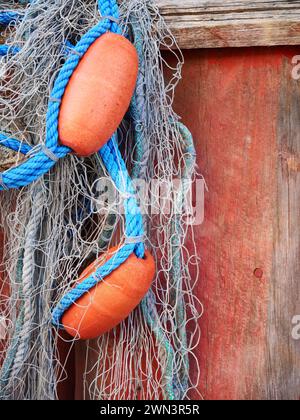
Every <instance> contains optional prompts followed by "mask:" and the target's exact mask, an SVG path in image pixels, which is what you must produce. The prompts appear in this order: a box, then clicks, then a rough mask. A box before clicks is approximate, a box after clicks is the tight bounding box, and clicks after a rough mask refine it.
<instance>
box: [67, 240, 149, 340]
mask: <svg viewBox="0 0 300 420" xmlns="http://www.w3.org/2000/svg"><path fill="white" fill-rule="evenodd" d="M116 250H117V248H112V249H111V250H110V251H109V255H108V256H107V258H106V259H103V258H101V259H99V260H97V261H95V262H94V263H92V264H91V265H90V266H89V267H88V268H87V269H86V270H84V272H83V273H82V275H81V276H80V279H79V280H78V282H79V283H80V282H82V281H83V280H84V279H86V278H87V277H89V276H90V275H91V274H93V273H94V272H95V271H96V270H97V269H98V268H99V267H101V266H102V265H103V264H105V262H106V261H107V260H108V259H109V258H111V257H112V255H113V253H115V252H116ZM154 275H155V261H154V258H153V257H152V255H151V254H150V253H149V252H148V251H146V253H145V258H144V259H140V258H137V256H136V255H135V254H131V255H130V257H129V258H128V259H127V260H126V261H125V262H124V263H123V264H122V265H121V266H120V267H118V268H117V269H116V270H114V271H113V272H112V273H111V274H110V275H109V276H108V277H106V278H105V279H104V280H103V281H101V282H100V283H99V284H98V285H97V286H95V287H94V288H92V289H91V290H90V291H89V292H87V293H85V295H84V296H82V297H81V298H80V299H78V301H77V302H76V303H75V304H73V305H72V306H71V308H69V309H68V310H67V311H66V313H65V314H64V315H63V317H62V324H63V325H64V328H65V329H66V331H67V332H68V333H69V334H70V335H71V336H73V337H77V338H81V339H83V340H88V339H92V338H96V337H99V336H100V335H102V334H104V333H106V332H108V331H110V330H111V329H112V328H114V327H116V326H117V325H118V324H120V322H121V321H123V320H124V319H126V318H127V317H128V315H129V314H130V313H131V312H132V311H133V310H134V309H135V308H136V307H137V306H138V304H139V303H140V302H141V300H142V299H143V298H144V296H145V295H146V293H147V291H148V290H149V289H150V286H151V283H152V280H153V278H154Z"/></svg>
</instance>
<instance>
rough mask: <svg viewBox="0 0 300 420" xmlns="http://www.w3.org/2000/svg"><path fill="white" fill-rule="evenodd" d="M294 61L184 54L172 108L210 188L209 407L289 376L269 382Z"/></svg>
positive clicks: (202, 239)
mask: <svg viewBox="0 0 300 420" xmlns="http://www.w3.org/2000/svg"><path fill="white" fill-rule="evenodd" d="M297 53H298V54H299V49H288V48H275V49H274V48H273V49H272V48H269V49H266V48H265V49H239V50H230V49H228V50H211V51H193V52H186V53H185V60H186V62H185V66H184V71H183V80H182V82H181V83H180V85H179V87H178V89H177V93H176V101H175V102H176V103H175V108H176V111H177V112H178V114H179V115H182V118H183V122H184V123H186V124H187V126H188V127H189V128H190V129H191V131H192V133H193V135H194V138H195V142H196V146H197V154H198V164H199V168H200V171H202V173H203V175H204V176H205V179H206V182H207V185H208V188H209V193H207V194H206V204H205V222H204V224H203V225H202V226H201V227H198V228H197V229H196V232H197V233H196V237H197V244H198V249H199V253H200V255H201V259H202V264H201V279H200V281H199V284H198V290H197V293H198V295H199V297H200V299H201V301H202V302H203V303H204V307H205V314H204V316H203V318H202V320H201V328H202V340H201V345H200V348H199V349H198V358H199V360H200V364H201V373H202V378H201V383H200V386H199V391H200V392H201V394H202V395H203V397H204V398H206V399H261V398H264V397H266V395H267V394H268V393H269V394H270V393H271V391H270V390H269V391H268V389H269V388H271V387H272V386H274V387H275V388H276V387H284V385H285V382H284V381H286V380H288V375H289V370H290V369H291V366H290V365H289V366H285V369H286V377H283V378H282V382H281V383H276V382H275V383H274V384H271V378H272V375H271V372H268V363H270V364H272V360H271V361H270V360H269V356H268V352H269V349H270V346H271V341H272V340H273V341H274V340H275V341H276V339H277V338H276V336H275V337H268V322H269V316H268V311H269V306H270V301H272V299H273V296H272V293H271V289H270V284H271V283H272V279H273V278H272V271H273V269H274V266H275V263H276V262H274V255H273V248H274V246H275V245H274V231H275V232H276V226H275V223H276V211H277V201H276V200H277V196H276V193H277V187H278V184H277V165H278V139H277V135H278V124H279V120H280V117H282V118H283V121H284V117H285V115H286V117H288V109H287V108H284V109H280V89H281V84H282V78H283V77H285V78H288V79H291V81H289V82H288V84H289V85H290V89H295V82H294V81H292V78H291V71H292V68H291V66H290V62H291V57H292V56H293V55H295V54H297ZM287 63H288V64H287ZM286 67H287V69H288V70H287V71H286V72H285V73H284V69H285V68H286ZM284 95H285V93H284ZM286 106H287V104H286ZM290 112H291V111H290ZM283 131H284V129H283ZM285 132H286V133H287V134H286V135H288V130H285ZM279 315H280V314H279ZM279 322H280V321H279ZM287 328H288V327H287ZM287 334H289V332H287ZM283 360H284V356H283ZM298 361H299V360H298ZM279 363H280V362H279ZM269 367H270V366H269ZM273 367H274V366H273ZM276 368H277V367H275V369H276ZM278 368H279V366H278ZM270 369H271V367H270ZM284 393H285V395H286V398H288V397H289V395H287V391H286V392H285V390H284V389H283V394H284Z"/></svg>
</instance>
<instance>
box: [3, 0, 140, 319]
mask: <svg viewBox="0 0 300 420" xmlns="http://www.w3.org/2000/svg"><path fill="white" fill-rule="evenodd" d="M98 7H99V11H100V13H101V15H102V16H103V18H102V20H101V21H100V22H99V23H98V24H97V25H96V26H94V27H93V28H92V29H90V30H89V31H88V32H87V33H86V34H85V35H83V37H82V38H81V40H80V41H79V42H78V44H77V45H76V46H75V47H74V48H73V50H74V52H76V54H70V55H69V56H68V58H67V60H66V62H65V64H64V65H63V67H62V69H61V70H60V72H59V75H58V77H57V79H56V81H55V83H54V87H53V89H52V92H51V96H50V99H49V104H48V110H47V117H46V140H45V145H43V146H41V147H40V148H39V149H38V150H36V151H35V153H31V152H32V150H33V149H35V148H31V147H30V146H26V145H24V144H22V143H21V142H19V141H18V140H15V139H11V138H9V137H8V136H6V135H4V134H1V136H0V144H2V145H3V146H5V147H9V148H11V149H12V150H18V151H21V152H22V153H24V154H26V155H28V156H29V159H28V160H26V161H25V162H24V163H22V164H21V165H19V166H17V167H15V168H10V169H8V170H7V171H5V172H3V173H2V174H1V173H0V177H1V183H0V190H3V189H10V188H20V187H22V186H25V185H28V184H30V183H31V182H33V181H35V180H36V179H38V178H39V177H41V176H42V175H44V174H45V173H47V172H48V171H49V170H50V169H51V168H52V167H53V166H54V165H55V163H56V161H57V160H58V159H60V158H63V157H65V156H66V155H67V154H68V153H70V152H71V149H69V148H68V147H65V146H60V145H59V139H58V117H59V109H60V103H61V99H62V97H63V94H64V92H65V89H66V86H67V85H68V82H69V80H70V78H71V76H72V74H73V72H74V70H75V69H76V67H77V66H78V64H79V61H80V59H81V57H82V56H83V55H84V54H85V53H86V51H87V50H88V48H89V47H90V46H91V44H93V42H94V41H95V40H97V39H98V38H99V37H100V36H102V35H103V34H105V33H106V32H108V31H111V32H113V33H117V34H121V30H120V28H119V26H118V24H117V22H118V19H119V9H118V5H117V2H116V0H98ZM7 19H8V17H7ZM99 154H100V156H101V158H102V160H103V162H104V164H105V166H106V168H107V171H108V173H109V174H110V175H111V177H112V180H113V182H114V183H115V185H116V187H117V188H118V190H119V191H120V192H121V194H124V195H125V199H124V210H125V225H126V227H125V235H126V238H127V240H128V242H127V241H125V244H124V245H123V246H122V247H121V248H120V249H119V250H118V251H117V253H116V254H114V256H113V257H112V258H110V259H109V260H108V261H107V262H106V263H105V264H104V265H103V266H102V267H100V268H99V269H98V270H97V271H96V273H94V275H92V276H90V277H89V278H87V279H85V281H84V282H82V283H81V284H79V285H77V286H76V287H75V288H74V289H72V290H70V291H69V292H68V293H67V294H66V295H65V296H64V297H63V298H62V299H61V301H60V302H59V303H58V305H57V306H56V308H54V310H53V314H52V320H53V324H54V325H56V326H61V317H62V316H63V314H64V312H65V311H66V310H68V309H69V308H70V306H71V305H73V304H74V303H75V302H76V301H77V300H78V299H79V298H80V297H81V296H83V295H84V294H85V293H86V292H88V291H89V290H90V289H91V288H93V287H94V286H95V285H96V284H98V283H99V282H100V281H102V280H103V279H104V278H105V277H106V276H108V275H109V274H110V273H112V272H113V271H114V270H115V269H116V268H118V267H119V266H120V265H121V264H122V263H124V262H125V261H126V260H127V259H128V257H129V256H130V255H131V254H132V253H133V252H135V254H136V255H137V257H138V258H143V257H144V252H145V249H144V244H143V239H142V238H143V235H144V229H143V220H142V216H141V212H140V208H139V206H138V203H137V200H136V198H135V196H134V193H135V192H134V188H133V185H132V182H131V179H130V177H129V174H128V172H127V168H126V165H125V162H124V161H123V159H122V156H121V154H120V152H119V149H118V145H117V142H116V138H115V137H113V138H112V139H111V140H110V141H109V142H108V143H107V144H106V145H105V146H104V147H103V148H102V149H101V151H100V152H99Z"/></svg>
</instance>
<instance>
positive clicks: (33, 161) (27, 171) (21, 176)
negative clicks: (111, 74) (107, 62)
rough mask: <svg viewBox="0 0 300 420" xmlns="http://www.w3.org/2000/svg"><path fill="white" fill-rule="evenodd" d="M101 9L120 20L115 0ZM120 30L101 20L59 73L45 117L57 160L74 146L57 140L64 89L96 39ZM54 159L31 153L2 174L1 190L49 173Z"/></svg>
mask: <svg viewBox="0 0 300 420" xmlns="http://www.w3.org/2000/svg"><path fill="white" fill-rule="evenodd" d="M98 5H99V11H100V13H101V15H102V16H111V17H112V18H113V19H115V20H117V19H119V11H118V5H117V3H116V0H99V1H98ZM108 31H111V32H114V33H118V34H120V33H121V30H120V28H119V26H118V24H117V23H116V22H115V21H113V20H111V19H110V18H109V17H107V18H106V19H103V20H101V21H100V22H99V23H98V24H97V25H96V26H94V27H93V28H92V29H90V30H89V31H88V32H87V33H86V34H85V35H83V37H82V38H81V39H80V41H79V42H78V44H77V45H76V46H75V47H74V51H75V52H76V54H70V56H69V57H68V58H67V60H66V62H65V64H64V65H63V67H62V69H61V70H60V72H59V75H58V77H57V79H56V81H55V83H54V87H53V89H52V92H51V95H50V99H49V105H48V111H47V117H46V141H45V146H46V148H47V149H48V150H50V151H51V152H52V154H53V155H55V156H56V157H57V158H58V159H61V158H64V157H65V156H66V155H67V154H68V153H70V152H71V149H70V148H68V147H65V146H60V145H59V139H58V116H59V108H60V102H61V99H62V97H63V94H64V92H65V89H66V86H67V84H68V82H69V80H70V78H71V76H72V74H73V72H74V70H75V69H76V67H77V66H78V64H79V61H80V59H81V57H82V56H83V55H84V54H85V53H86V51H87V50H88V48H89V47H90V46H91V44H93V42H94V41H96V39H98V38H99V37H100V36H101V35H103V34H105V33H106V32H108ZM55 163H56V162H55V160H53V159H50V158H49V155H48V154H46V153H45V150H44V149H41V150H40V152H38V153H36V154H34V155H32V156H31V158H30V159H28V160H26V161H25V162H23V163H22V164H21V165H19V166H16V167H13V168H10V169H8V170H7V171H5V172H3V173H2V175H1V184H2V185H0V191H1V190H4V189H11V188H20V187H23V186H26V185H29V184H31V183H32V182H33V181H35V180H37V179H38V178H40V177H41V176H43V175H44V174H46V173H47V172H48V171H49V170H50V169H52V168H53V166H54V165H55Z"/></svg>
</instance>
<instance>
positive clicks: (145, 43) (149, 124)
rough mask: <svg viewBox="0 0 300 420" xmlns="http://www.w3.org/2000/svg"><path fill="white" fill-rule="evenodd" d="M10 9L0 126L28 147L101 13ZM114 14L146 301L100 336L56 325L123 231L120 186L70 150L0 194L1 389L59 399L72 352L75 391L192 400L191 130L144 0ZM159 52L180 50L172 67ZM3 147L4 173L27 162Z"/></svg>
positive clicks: (161, 30)
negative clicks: (62, 308)
mask: <svg viewBox="0 0 300 420" xmlns="http://www.w3.org/2000/svg"><path fill="white" fill-rule="evenodd" d="M8 9H9V10H18V11H20V12H21V14H22V18H21V19H20V20H18V21H17V23H14V24H10V25H8V27H6V28H5V29H3V32H2V34H3V38H5V42H6V45H8V46H9V48H15V49H17V53H16V54H12V55H9V56H8V55H5V56H4V57H2V58H0V133H3V132H5V133H6V134H8V135H11V136H12V137H13V138H17V139H18V140H20V141H22V144H24V145H30V146H33V147H34V146H36V147H37V145H39V144H41V143H43V142H44V139H45V120H46V118H45V116H46V112H47V106H48V101H49V96H50V92H51V89H52V86H53V83H54V80H55V79H56V77H57V75H58V72H59V70H60V69H61V67H62V65H63V63H64V61H65V59H66V57H67V56H68V54H72V45H74V44H76V43H77V41H78V40H79V39H80V38H81V37H82V35H83V34H85V33H86V32H87V31H88V30H89V29H90V28H91V27H92V26H93V25H95V24H96V23H97V22H98V21H99V12H98V8H97V3H96V2H95V1H94V0H85V1H83V0H72V1H70V0H68V1H67V0H34V1H31V2H30V3H29V4H27V3H26V2H20V3H16V2H13V1H4V2H3V1H2V2H1V8H0V11H1V10H8ZM120 14H121V23H120V25H121V27H122V29H123V33H124V35H126V36H128V37H129V38H130V39H131V40H132V41H133V42H134V44H135V46H136V49H137V51H138V55H139V61H140V68H139V76H138V82H137V87H136V91H135V94H134V97H133V99H132V103H131V106H130V110H129V112H128V114H127V115H126V117H125V119H124V121H123V123H122V125H121V127H120V129H119V130H118V137H117V139H118V143H119V146H120V149H121V151H122V154H123V157H124V159H125V161H126V164H127V167H128V170H129V172H130V175H131V177H132V178H133V180H134V185H135V187H136V193H137V196H138V198H139V202H140V205H141V208H142V211H143V219H144V226H145V231H146V246H147V248H149V249H150V250H151V253H152V255H153V256H154V257H155V259H156V263H157V272H156V277H155V280H154V281H153V285H152V288H151V290H150V292H149V293H148V294H147V296H146V297H145V299H144V300H143V302H142V303H141V305H140V306H139V307H138V308H137V309H136V310H135V311H134V312H133V313H132V314H131V315H130V316H129V318H128V319H127V320H125V321H124V322H122V323H121V324H120V325H119V326H118V327H117V328H115V329H114V330H113V331H111V332H109V333H107V334H105V335H103V336H101V337H100V338H99V339H97V340H90V341H86V342H84V341H78V340H76V339H71V337H69V336H67V335H66V334H65V333H64V332H62V331H60V330H57V329H55V328H53V327H52V324H51V312H52V310H53V307H54V306H55V305H56V304H57V302H58V301H59V300H60V299H61V297H62V296H63V295H64V294H65V293H66V290H69V288H70V287H71V286H72V284H73V282H74V279H76V278H78V276H79V274H80V273H81V272H82V270H83V269H84V268H85V267H86V266H87V265H88V264H89V263H90V262H91V261H93V260H94V259H95V258H99V257H100V256H103V257H105V255H106V253H107V251H108V249H109V248H110V247H111V246H114V245H116V244H118V243H122V241H124V239H125V237H124V215H123V212H122V201H123V200H124V194H123V192H122V191H119V190H118V189H117V188H116V185H115V184H114V183H113V181H112V180H111V179H110V177H109V176H108V173H107V171H106V169H105V167H104V165H103V162H102V160H101V158H100V156H99V155H98V154H96V155H94V156H92V157H91V158H79V157H77V156H75V155H69V156H68V157H66V158H65V159H63V160H60V161H59V162H58V164H57V165H56V166H55V168H54V169H53V170H52V171H50V172H49V173H48V174H46V175H44V176H43V177H42V178H40V179H39V180H38V181H35V182H34V183H32V184H31V185H30V186H28V187H26V188H22V189H21V190H10V191H3V192H1V193H0V207H1V210H0V211H1V214H0V223H1V229H2V231H3V244H4V246H3V258H2V260H3V263H2V265H1V277H0V278H1V279H2V280H0V366H1V371H0V399H27V400H47V399H50V400H52V399H57V398H59V396H58V385H59V384H60V383H61V382H64V381H67V379H68V375H70V372H68V369H67V368H66V366H67V363H68V356H69V355H70V354H71V353H72V352H73V351H74V348H75V352H76V358H77V360H79V359H80V360H81V364H80V363H79V364H77V365H78V366H79V367H78V372H77V375H76V377H77V382H78V383H79V388H81V389H80V391H79V395H78V398H84V399H96V400H114V399H118V400H122V399H132V400H137V399H186V398H191V397H193V398H200V395H197V394H196V393H195V392H196V390H197V385H198V383H199V376H200V368H199V364H198V358H197V357H196V354H195V352H196V349H197V347H198V345H199V340H200V330H199V318H200V316H201V314H202V306H201V303H200V302H199V300H198V299H197V298H196V296H195V294H194V288H195V285H196V284H197V282H198V274H199V272H198V271H199V257H198V255H197V249H196V245H195V239H194V231H193V217H192V215H193V208H192V204H191V200H190V199H187V197H191V196H192V189H193V184H194V181H195V180H196V179H201V176H200V175H199V174H198V173H197V168H196V164H195V150H194V146H193V140H192V137H191V135H190V133H189V132H188V130H187V129H186V128H185V127H184V126H183V125H182V124H181V123H180V122H179V118H178V116H177V115H176V114H175V113H174V111H173V109H172V103H173V96H174V90H175V87H176V84H177V82H178V81H179V79H180V77H181V66H182V63H183V58H182V55H181V53H180V52H179V50H178V48H176V47H177V46H176V42H175V39H174V38H173V36H172V34H171V33H170V32H169V30H168V28H167V27H166V25H165V23H164V20H163V19H162V17H161V16H160V14H159V11H158V9H157V8H156V7H155V6H154V5H153V4H152V2H151V1H148V0H124V1H123V2H121V4H120ZM162 50H169V51H170V52H171V53H172V54H173V55H174V56H175V60H172V62H176V65H175V66H173V67H172V66H170V65H169V63H168V62H167V61H166V60H165V58H164V57H165V54H162V53H161V51H162ZM175 51H176V52H175ZM166 69H167V71H168V74H171V77H170V78H169V82H168V83H166V82H165V80H164V79H165V77H164V76H165V74H164V73H165V70H166ZM3 150H4V148H2V147H1V140H0V153H2V154H1V165H2V167H1V170H2V171H3V170H4V169H6V168H7V167H8V166H11V165H17V164H19V163H20V162H21V161H22V160H23V159H24V156H23V154H22V153H20V152H21V150H20V151H19V152H18V151H15V152H10V153H9V154H8V155H4V154H3ZM187 238H188V245H187ZM62 346H63V348H64V352H65V353H67V354H66V355H65V356H64V357H63V358H62V357H61V351H60V348H61V347H62ZM80 384H82V386H80Z"/></svg>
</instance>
